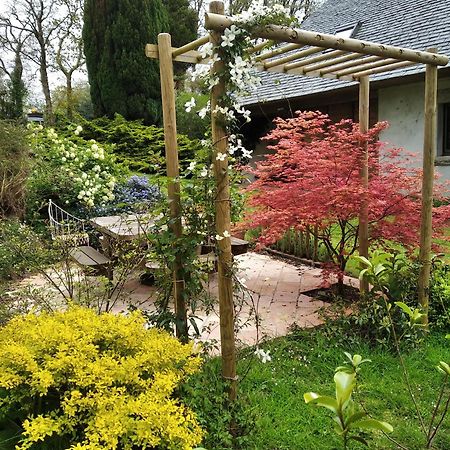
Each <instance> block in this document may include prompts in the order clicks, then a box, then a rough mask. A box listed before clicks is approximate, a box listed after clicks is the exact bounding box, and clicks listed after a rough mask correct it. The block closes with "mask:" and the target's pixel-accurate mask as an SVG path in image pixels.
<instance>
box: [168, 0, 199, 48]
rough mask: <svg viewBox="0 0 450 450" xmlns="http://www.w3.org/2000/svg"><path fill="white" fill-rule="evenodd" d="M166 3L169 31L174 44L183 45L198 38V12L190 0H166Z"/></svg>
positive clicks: (175, 45) (176, 45)
mask: <svg viewBox="0 0 450 450" xmlns="http://www.w3.org/2000/svg"><path fill="white" fill-rule="evenodd" d="M164 5H165V7H166V9H167V12H168V14H169V32H170V34H171V35H172V46H173V47H181V46H182V45H184V44H187V43H188V42H191V41H193V40H195V39H197V32H198V30H197V24H198V14H197V12H196V11H194V10H193V9H192V8H191V6H190V4H189V0H165V2H164Z"/></svg>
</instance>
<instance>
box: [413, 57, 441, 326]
mask: <svg viewBox="0 0 450 450" xmlns="http://www.w3.org/2000/svg"><path fill="white" fill-rule="evenodd" d="M430 51H437V49H435V48H433V49H430ZM436 116H437V67H436V66H434V65H427V68H426V72H425V110H424V138H423V174H422V214H421V226H420V251H419V263H420V272H419V283H418V294H419V303H420V305H421V307H422V308H423V310H424V313H425V320H424V324H425V325H428V308H429V289H430V272H431V239H432V234H433V225H432V215H433V181H434V159H435V155H436V137H437V136H436V135H437V118H436Z"/></svg>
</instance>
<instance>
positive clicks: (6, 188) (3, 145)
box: [0, 120, 30, 218]
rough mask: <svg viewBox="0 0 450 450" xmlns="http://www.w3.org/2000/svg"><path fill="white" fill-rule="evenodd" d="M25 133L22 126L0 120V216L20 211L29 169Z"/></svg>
mask: <svg viewBox="0 0 450 450" xmlns="http://www.w3.org/2000/svg"><path fill="white" fill-rule="evenodd" d="M27 134H28V132H27V130H26V129H25V128H24V127H23V126H21V125H18V124H14V123H12V122H8V121H5V120H0V218H1V217H6V216H19V217H20V216H23V214H24V206H25V185H26V178H27V175H28V172H29V169H30V150H29V146H28V142H27Z"/></svg>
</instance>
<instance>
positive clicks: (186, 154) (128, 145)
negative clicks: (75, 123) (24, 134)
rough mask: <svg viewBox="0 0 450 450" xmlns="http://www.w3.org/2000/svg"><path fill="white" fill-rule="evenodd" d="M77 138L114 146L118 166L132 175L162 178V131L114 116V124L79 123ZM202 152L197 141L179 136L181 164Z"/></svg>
mask: <svg viewBox="0 0 450 450" xmlns="http://www.w3.org/2000/svg"><path fill="white" fill-rule="evenodd" d="M81 125H82V127H83V131H82V133H81V134H80V136H83V137H84V138H85V139H95V140H96V141H97V142H100V143H107V144H114V154H115V155H116V157H117V160H118V161H119V162H122V163H124V164H125V165H126V166H127V167H128V168H129V169H130V170H131V171H134V172H141V173H148V174H155V173H162V174H165V147H164V130H163V129H162V128H158V127H155V126H145V125H143V124H142V123H140V122H139V121H127V120H125V119H124V118H123V117H122V116H120V115H118V114H117V115H116V116H115V117H114V119H113V120H111V119H107V118H99V119H95V120H92V121H87V120H86V121H82V122H81ZM200 149H201V144H200V141H198V140H191V139H189V138H188V137H186V136H184V135H178V152H179V158H180V164H181V165H182V166H184V167H185V166H187V165H188V164H189V160H190V159H192V158H193V157H194V156H195V154H196V153H197V152H198V151H199V150H200Z"/></svg>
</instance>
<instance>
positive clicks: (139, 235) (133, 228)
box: [90, 214, 155, 256]
mask: <svg viewBox="0 0 450 450" xmlns="http://www.w3.org/2000/svg"><path fill="white" fill-rule="evenodd" d="M90 223H91V225H92V226H93V227H94V228H95V229H96V230H98V231H99V232H100V233H101V234H102V235H103V240H102V247H103V251H104V252H105V253H106V254H107V255H108V256H112V254H113V253H114V252H113V250H112V249H113V247H114V243H115V244H120V243H124V242H129V243H130V242H132V241H138V240H142V241H144V240H145V239H146V234H147V232H148V231H149V230H150V229H151V227H152V226H153V225H154V224H155V220H154V218H151V217H150V216H149V215H141V214H130V215H127V216H105V217H94V218H93V219H91V220H90Z"/></svg>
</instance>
